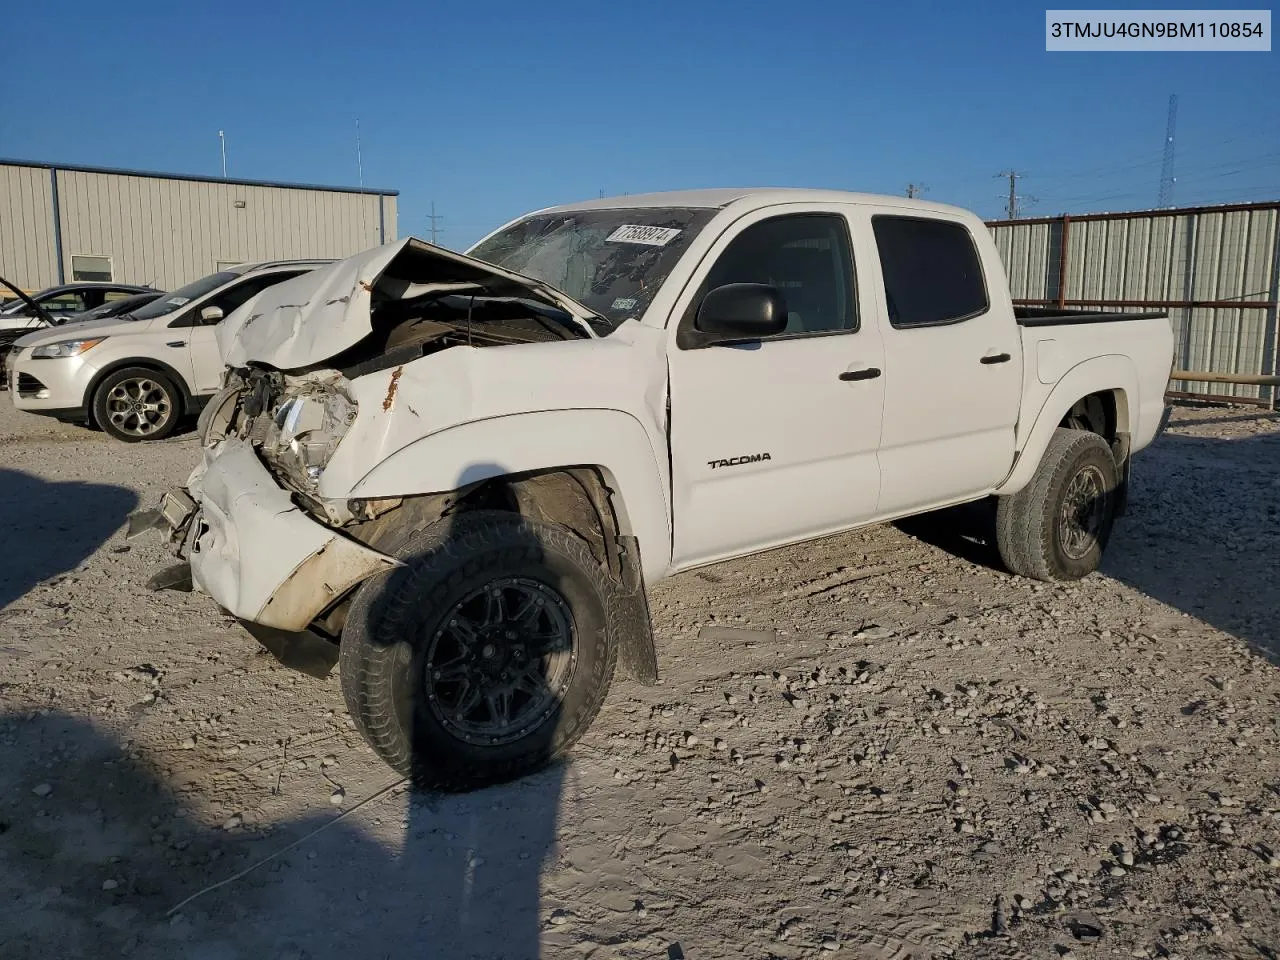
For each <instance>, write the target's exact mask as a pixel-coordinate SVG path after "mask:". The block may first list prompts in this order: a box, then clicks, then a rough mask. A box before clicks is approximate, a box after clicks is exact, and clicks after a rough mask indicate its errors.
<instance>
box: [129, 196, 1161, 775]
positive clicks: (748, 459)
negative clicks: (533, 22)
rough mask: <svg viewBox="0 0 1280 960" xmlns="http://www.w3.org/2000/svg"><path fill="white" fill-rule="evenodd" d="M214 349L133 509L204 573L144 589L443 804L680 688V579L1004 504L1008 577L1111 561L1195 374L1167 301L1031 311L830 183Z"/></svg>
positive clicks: (283, 317)
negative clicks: (613, 708) (194, 422)
mask: <svg viewBox="0 0 1280 960" xmlns="http://www.w3.org/2000/svg"><path fill="white" fill-rule="evenodd" d="M219 342H220V345H221V349H222V355H223V359H224V360H225V362H226V363H227V365H228V371H227V376H226V380H225V387H224V389H223V390H222V392H220V393H219V394H218V395H217V396H216V397H215V398H214V399H213V400H212V401H211V402H210V404H209V406H208V407H207V408H206V410H205V412H204V414H203V416H202V418H201V425H200V429H201V433H202V443H203V459H202V462H201V463H200V464H199V466H198V467H197V468H196V469H195V471H194V472H193V473H192V474H191V476H190V478H189V480H188V483H187V484H186V486H185V488H183V489H181V490H175V491H173V492H171V493H170V494H169V495H167V496H166V497H165V498H164V500H163V501H162V503H161V505H160V508H159V509H158V510H156V511H151V513H150V514H149V516H148V517H147V518H145V519H144V518H143V517H136V518H135V523H134V532H137V531H139V530H141V529H145V528H146V527H147V526H149V525H155V526H159V527H161V528H162V529H164V530H167V531H168V533H169V536H170V537H171V539H172V541H173V542H174V543H175V544H176V552H177V554H178V556H179V557H180V558H183V557H185V558H187V564H178V565H176V566H175V567H174V568H171V569H170V571H167V572H165V573H162V574H161V575H159V576H158V577H157V578H156V580H155V583H154V585H155V586H179V587H182V586H185V587H186V588H187V589H190V585H191V584H192V583H194V586H195V587H196V588H197V589H199V590H201V591H204V592H206V593H207V594H209V595H210V596H211V597H212V598H213V600H214V601H216V603H217V604H218V605H220V606H221V607H222V608H223V609H224V610H225V611H227V612H229V613H230V614H231V615H233V616H235V617H237V618H239V619H240V620H241V621H242V622H243V623H245V625H246V626H247V627H248V628H249V630H250V632H252V633H253V634H254V635H255V636H257V637H258V639H259V640H260V641H261V642H262V643H263V644H264V645H265V646H267V647H268V648H269V649H271V650H272V651H273V652H275V653H276V654H277V655H278V656H279V657H280V658H281V659H282V660H284V661H285V662H287V663H288V662H292V663H293V664H294V665H295V666H298V667H299V668H300V669H304V670H307V671H309V672H317V673H323V672H325V671H327V670H328V669H331V668H332V666H333V665H334V664H335V663H337V664H339V665H340V673H341V681H342V687H343V691H344V694H345V696H346V700H347V704H348V707H349V709H350V712H351V714H352V716H353V717H354V719H355V721H356V723H357V725H358V727H359V729H360V730H361V731H362V733H363V734H364V736H365V737H366V738H367V739H368V741H369V742H370V743H371V744H372V746H373V747H374V748H375V749H376V750H377V751H378V753H379V754H380V755H381V756H382V757H383V758H384V759H385V760H386V761H387V762H388V763H389V764H390V765H391V766H393V767H395V768H396V769H398V770H400V771H403V772H405V773H406V774H411V775H413V776H414V777H415V778H416V779H417V780H418V781H419V782H421V783H423V784H429V785H435V786H442V787H455V788H456V787H466V786H469V785H477V784H481V783H487V782H494V781H498V780H502V779H506V778H509V777H512V776H516V775H519V774H521V773H523V772H525V771H528V770H531V769H533V768H535V767H537V766H539V765H541V764H543V763H545V762H546V761H548V760H549V759H550V758H552V757H553V756H555V755H557V754H558V753H561V752H562V751H564V750H566V749H567V748H568V747H569V746H570V745H571V744H572V743H573V742H574V741H575V740H576V739H577V738H578V737H579V736H580V735H581V734H582V733H583V731H584V730H585V729H586V727H587V726H588V724H589V723H590V722H591V720H592V719H593V717H594V716H595V714H596V712H597V711H598V710H599V708H600V706H601V703H602V701H603V700H604V698H605V694H606V691H607V689H608V687H609V683H610V680H611V678H612V675H613V672H614V666H615V662H618V661H620V662H621V664H622V666H623V668H624V669H625V670H627V672H629V673H630V674H631V675H633V676H635V677H637V678H638V679H640V680H641V681H652V680H654V679H656V676H657V662H656V657H655V653H654V644H653V638H652V635H651V630H650V621H649V614H648V606H647V604H646V600H645V586H646V584H652V583H654V582H655V581H658V580H661V579H662V578H664V577H667V576H670V575H671V574H674V573H677V572H679V571H683V570H688V569H690V568H692V567H697V566H700V565H703V564H709V563H713V562H715V561H718V560H723V559H726V558H730V557H739V556H742V555H744V554H749V553H753V552H756V551H761V550H766V549H769V548H770V547H775V546H778V545H781V544H788V543H795V542H797V541H802V540H806V539H810V538H814V537H819V536H823V535H826V534H831V533H835V532H838V531H842V530H849V529H852V528H855V527H860V526H864V525H867V524H873V523H879V522H881V521H886V520H890V519H893V518H898V517H904V516H907V515H910V514H918V513H922V512H925V511H931V510H934V509H937V508H940V507H944V506H947V505H950V504H959V503H963V502H967V501H977V500H985V499H987V498H994V502H995V504H996V519H997V523H996V527H997V537H996V539H997V541H998V547H999V552H1000V555H1001V556H1002V557H1003V559H1004V560H1005V562H1006V563H1007V565H1008V566H1009V568H1010V569H1011V570H1013V571H1015V572H1016V573H1019V574H1022V575H1025V576H1029V577H1035V578H1040V579H1050V580H1053V579H1072V578H1078V577H1082V576H1085V575H1087V574H1089V573H1090V572H1092V571H1093V570H1095V569H1096V567H1097V566H1098V563H1099V559H1100V556H1101V553H1102V550H1103V548H1104V545H1105V544H1106V541H1107V537H1108V534H1109V533H1110V531H1111V527H1112V521H1113V519H1114V517H1115V516H1116V515H1117V514H1118V513H1119V512H1120V511H1121V510H1122V509H1123V506H1124V502H1125V491H1126V489H1127V488H1126V480H1127V476H1128V470H1129V463H1130V458H1131V457H1132V455H1133V454H1134V453H1135V452H1136V451H1138V450H1141V449H1142V448H1144V447H1146V446H1147V445H1148V444H1150V443H1151V442H1152V440H1153V439H1154V438H1155V437H1156V435H1157V434H1158V432H1159V431H1160V430H1161V429H1162V428H1163V424H1164V421H1165V419H1166V418H1167V415H1168V411H1167V408H1166V406H1165V402H1164V393H1165V387H1166V383H1167V381H1168V377H1169V373H1170V370H1171V368H1172V365H1173V338H1172V334H1171V330H1170V325H1169V321H1168V319H1167V318H1166V317H1165V316H1164V315H1162V314H1143V315H1135V314H1115V313H1110V314H1096V313H1095V314H1088V313H1083V314H1076V313H1054V312H1051V311H1031V310H1021V309H1017V308H1015V307H1014V306H1013V304H1012V303H1011V301H1010V298H1009V294H1008V290H1007V288H1006V284H1005V275H1004V270H1003V268H1002V265H1001V262H1000V259H999V256H998V255H997V252H996V248H995V246H994V244H993V243H992V240H991V237H990V236H989V234H988V231H987V229H986V227H985V226H984V225H983V223H982V222H981V221H980V220H979V219H978V218H977V217H975V216H973V215H972V214H970V213H968V212H965V211H963V210H959V209H956V208H952V207H947V206H942V205H939V204H933V203H923V202H920V201H913V200H905V199H901V198H896V197H883V196H871V195H863V194H854V193H841V192H828V191H817V190H772V189H771V190H705V191H691V192H677V193H666V194H654V195H648V196H628V197H623V198H617V199H612V200H593V201H591V202H588V203H581V204H575V205H571V206H563V207H555V208H552V209H547V210H541V211H538V212H536V213H532V214H529V215H527V216H525V217H521V218H520V219H518V220H515V221H513V222H511V223H509V224H507V225H506V226H503V227H501V228H500V229H498V230H497V231H495V232H494V233H493V234H491V235H489V236H488V237H486V238H485V239H484V240H482V241H481V242H480V243H478V244H477V245H476V246H475V247H474V248H472V249H471V250H470V252H469V254H468V255H460V254H456V253H452V252H449V251H446V250H443V249H440V248H438V247H434V246H431V245H429V244H426V243H423V242H422V241H419V240H416V239H413V238H409V239H405V240H401V241H399V242H396V243H392V244H389V245H386V246H383V247H379V248H377V249H374V250H371V251H368V252H366V253H363V254H360V255H358V256H355V257H352V258H350V259H347V260H344V261H341V262H339V263H335V264H333V265H331V266H326V267H322V268H320V269H318V270H314V271H312V272H310V273H307V274H305V275H303V276H300V277H298V278H296V279H293V280H288V281H286V282H284V283H280V284H279V285H277V286H273V287H271V288H269V289H267V290H264V291H263V292H262V293H260V294H258V295H257V296H256V297H255V298H254V299H252V300H250V301H249V302H247V303H246V304H245V305H244V306H243V307H241V308H240V309H239V310H237V311H236V312H235V313H233V314H232V315H231V316H229V317H228V318H227V321H226V322H225V323H224V324H223V325H222V328H221V329H220V331H219Z"/></svg>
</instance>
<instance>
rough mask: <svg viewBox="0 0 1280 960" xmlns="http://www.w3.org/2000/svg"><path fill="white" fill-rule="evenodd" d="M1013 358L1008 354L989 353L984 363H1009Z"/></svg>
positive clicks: (983, 359) (983, 360) (984, 358)
mask: <svg viewBox="0 0 1280 960" xmlns="http://www.w3.org/2000/svg"><path fill="white" fill-rule="evenodd" d="M1011 359H1013V358H1012V357H1010V356H1009V355H1008V354H1007V353H989V354H987V355H986V356H985V357H983V358H982V361H981V362H982V363H1008V362H1009V361H1010V360H1011Z"/></svg>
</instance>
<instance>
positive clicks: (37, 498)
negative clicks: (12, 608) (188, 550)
mask: <svg viewBox="0 0 1280 960" xmlns="http://www.w3.org/2000/svg"><path fill="white" fill-rule="evenodd" d="M137 503H138V496H137V494H135V493H134V492H133V491H132V490H126V489H125V488H124V487H116V486H111V485H109V484H102V483H82V482H79V481H74V482H69V481H49V480H43V479H41V478H40V477H36V476H33V475H31V474H29V473H23V472H22V471H20V470H10V469H7V468H4V467H0V531H2V534H0V543H3V544H4V547H5V549H3V550H0V610H3V609H4V608H5V607H7V606H8V605H9V604H11V603H13V602H14V601H15V600H17V599H19V598H20V597H23V596H25V595H26V593H27V592H28V591H30V590H31V588H32V587H34V586H36V584H39V583H43V582H44V581H45V580H48V579H50V578H52V577H56V576H58V575H59V574H62V573H67V572H68V571H70V570H74V569H75V568H76V567H77V566H79V565H80V564H81V563H83V562H84V561H85V560H87V559H89V557H91V556H92V555H93V553H94V552H95V551H96V550H97V549H98V548H99V547H101V546H102V545H103V544H104V543H106V541H107V540H108V538H110V536H111V534H112V533H114V532H115V531H116V530H117V529H119V527H120V526H121V525H122V524H123V523H124V522H125V520H126V518H127V517H128V515H129V512H130V511H131V510H132V509H133V508H134V507H136V506H137Z"/></svg>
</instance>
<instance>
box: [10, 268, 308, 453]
mask: <svg viewBox="0 0 1280 960" xmlns="http://www.w3.org/2000/svg"><path fill="white" fill-rule="evenodd" d="M330 262H331V261H329V260H274V261H270V262H266V263H244V264H240V265H238V266H234V267H229V268H228V269H226V270H220V271H218V272H217V273H212V274H210V275H209V276H207V277H203V278H201V279H199V280H196V281H195V282H194V283H189V284H187V285H186V286H185V287H181V288H180V289H178V290H174V291H173V292H171V293H168V294H166V295H164V296H163V297H161V298H159V299H158V300H154V301H152V302H151V303H149V304H147V305H146V306H143V307H141V308H139V309H138V310H135V311H133V312H132V313H127V314H125V315H123V316H119V317H107V318H104V319H102V320H90V321H86V322H84V323H73V324H67V325H64V326H59V327H55V328H53V329H44V330H40V331H39V332H37V333H31V334H28V335H26V336H24V337H21V338H19V339H18V340H17V341H16V342H15V343H14V345H13V349H12V352H11V353H10V354H9V358H8V363H7V368H8V376H9V395H10V396H11V397H12V398H13V404H14V406H15V407H17V408H18V409H19V410H26V411H27V412H29V413H41V414H45V415H46V416H51V417H57V418H58V419H59V420H67V421H81V422H85V423H90V424H96V425H97V426H99V427H101V428H102V430H103V431H104V432H106V433H107V434H109V435H111V436H112V437H115V438H116V439H118V440H124V441H128V442H137V441H140V440H159V439H161V438H162V437H167V436H168V435H169V434H171V433H172V432H173V431H174V429H175V428H176V427H177V426H178V423H179V422H180V421H181V419H182V417H183V416H185V415H189V414H192V413H197V412H198V411H199V410H200V408H201V407H202V406H203V405H204V404H205V403H206V402H207V401H208V399H209V397H210V396H212V395H213V394H214V393H215V392H216V391H217V390H218V388H219V387H220V386H221V385H222V357H221V354H220V353H219V350H218V341H217V338H216V328H217V325H218V324H219V323H220V322H221V321H222V319H223V318H224V317H226V316H229V315H230V314H231V312H232V311H234V310H235V309H236V308H237V307H239V306H240V305H241V304H243V303H245V302H247V301H248V300H249V299H251V298H252V297H254V296H256V295H257V294H258V293H261V292H262V291H263V290H265V289H266V288H267V287H270V286H272V285H273V284H277V283H280V282H281V281H284V280H288V279H290V278H291V277H296V276H299V275H300V274H303V273H306V272H308V271H310V270H314V269H315V268H316V267H319V266H322V265H324V264H326V263H330Z"/></svg>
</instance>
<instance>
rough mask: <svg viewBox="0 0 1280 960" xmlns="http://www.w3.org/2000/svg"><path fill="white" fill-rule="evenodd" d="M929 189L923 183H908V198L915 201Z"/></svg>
mask: <svg viewBox="0 0 1280 960" xmlns="http://www.w3.org/2000/svg"><path fill="white" fill-rule="evenodd" d="M928 189H929V188H928V187H927V186H925V185H924V184H923V183H908V184H907V196H908V197H910V198H911V199H915V198H916V197H918V196H920V195H921V194H922V193H924V192H925V191H926V190H928Z"/></svg>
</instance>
